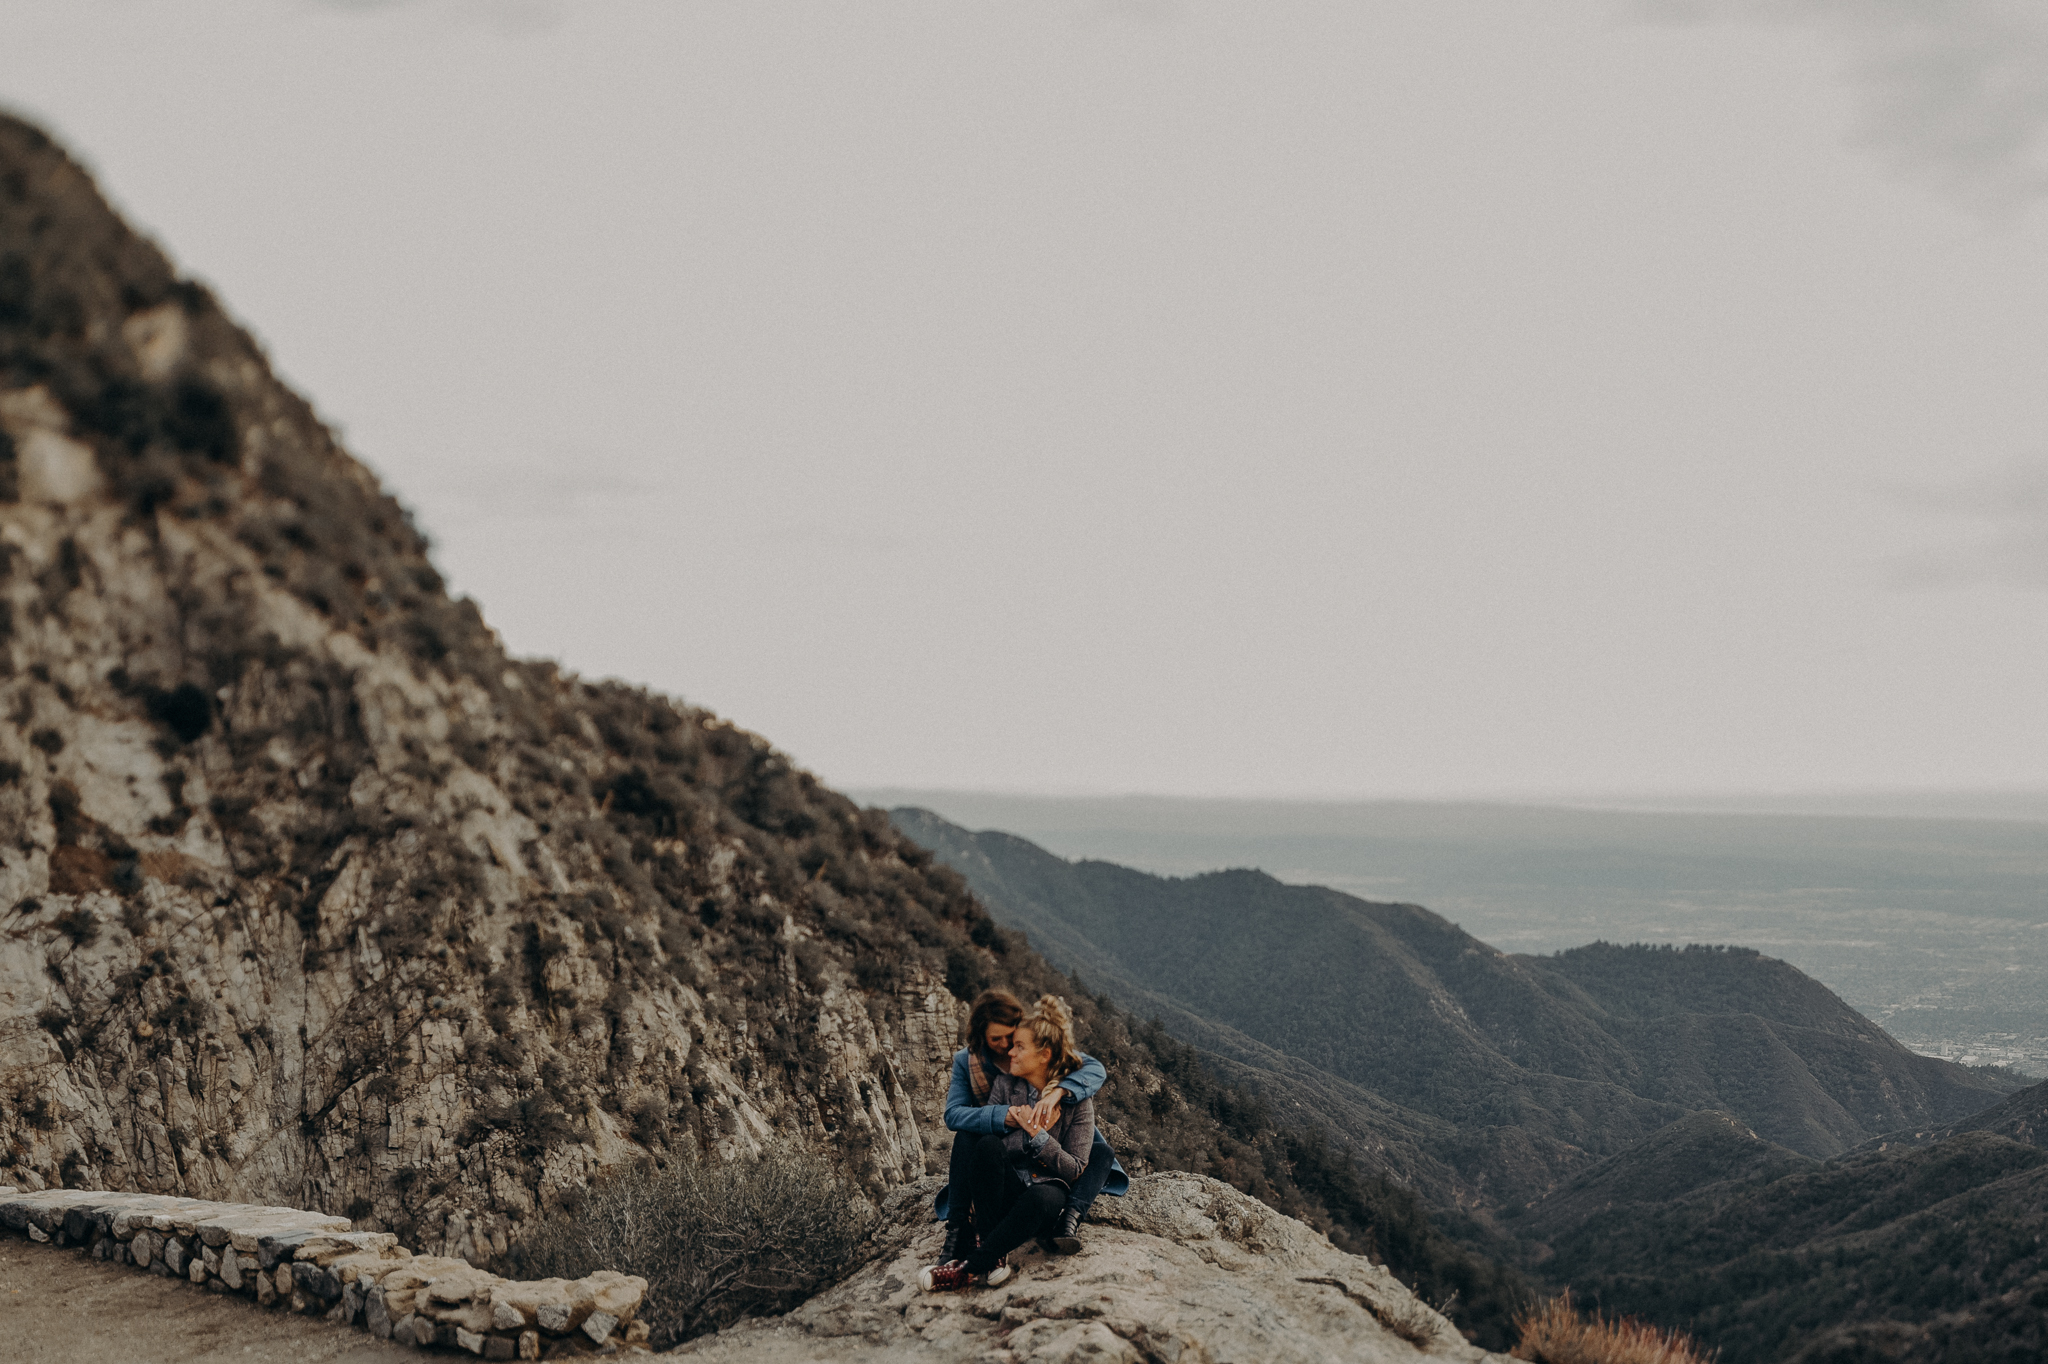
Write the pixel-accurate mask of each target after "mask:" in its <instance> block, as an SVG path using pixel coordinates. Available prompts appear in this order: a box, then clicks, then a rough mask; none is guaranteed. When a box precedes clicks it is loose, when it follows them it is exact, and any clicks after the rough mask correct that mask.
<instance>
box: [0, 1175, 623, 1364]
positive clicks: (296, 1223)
mask: <svg viewBox="0 0 2048 1364" xmlns="http://www.w3.org/2000/svg"><path fill="white" fill-rule="evenodd" d="M0 1228H4V1229H5V1230H8V1231H13V1232H22V1233H26V1235H27V1236H28V1238H29V1239H30V1240H32V1241H37V1242H41V1243H44V1244H47V1245H51V1246H77V1247H82V1248H85V1249H87V1250H89V1252H90V1253H91V1255H92V1257H93V1258H94V1259H96V1260H111V1261H113V1262H114V1263H116V1264H125V1265H132V1266H134V1267H135V1268H136V1269H139V1270H142V1271H144V1272H147V1273H150V1274H156V1275H161V1276H164V1277H171V1276H176V1277H178V1278H183V1279H188V1280H190V1281H191V1283H192V1284H193V1286H194V1287H195V1288H203V1289H205V1291H207V1292H209V1293H233V1294H237V1295H239V1296H242V1297H245V1298H251V1299H253V1300H254V1301H255V1302H257V1303H258V1304H259V1305H261V1306H264V1307H271V1308H276V1309H278V1310H281V1311H292V1312H303V1313H307V1314H309V1315H314V1316H324V1317H326V1318H327V1319H328V1320H329V1321H332V1322H337V1323H340V1324H343V1325H352V1326H360V1327H362V1328H363V1329H365V1330H367V1331H369V1332H370V1333H371V1334H372V1335H375V1336H378V1337H381V1338H383V1339H387V1340H395V1341H397V1342H399V1343H400V1344H403V1345H412V1346H415V1347H417V1348H419V1349H422V1350H426V1349H433V1348H437V1347H439V1348H444V1349H450V1350H457V1351H466V1352H468V1353H470V1354H473V1355H482V1356H483V1357H484V1358H486V1359H560V1358H564V1357H567V1356H572V1355H588V1354H615V1353H617V1352H619V1351H620V1350H621V1349H622V1348H623V1349H628V1350H635V1349H644V1348H645V1346H644V1344H643V1342H645V1340H646V1339H647V1328H646V1326H645V1325H644V1324H642V1323H641V1322H639V1321H637V1320H636V1317H637V1315H638V1313H639V1310H640V1304H641V1301H642V1299H643V1298H644V1297H645V1296H646V1293H647V1281H646V1280H645V1279H642V1278H638V1277H636V1276H633V1275H629V1274H620V1273H616V1272H614V1271H612V1270H600V1271H598V1272H597V1273H594V1274H591V1275H588V1276H586V1277H584V1278H581V1279H576V1280H564V1279H540V1280H537V1281H529V1282H515V1281H512V1280H508V1279H502V1278H499V1277H498V1276H497V1275H495V1274H490V1273H486V1272H485V1271H483V1270H480V1269H477V1268H476V1267H474V1266H473V1265H471V1264H470V1263H469V1262H468V1261H466V1260H459V1259H452V1258H446V1257H443V1256H438V1255H414V1254H413V1253H412V1252H411V1251H409V1250H406V1249H405V1248H404V1247H402V1246H400V1245H399V1244H398V1238H397V1237H396V1236H393V1235H391V1234H390V1233H388V1232H368V1231H353V1230H351V1229H350V1223H349V1220H348V1219H347V1218H345V1217H330V1216H328V1215H326V1214H324V1213H317V1212H305V1211H302V1210H300V1209H297V1208H266V1207H258V1206H254V1205H251V1204H245V1203H212V1202H207V1201H204V1200H201V1199H194V1198H173V1197H168V1196H165V1195H161V1194H136V1193H101V1192H95V1191H92V1190H86V1189H52V1190H47V1191H45V1192H41V1193H23V1192H19V1191H17V1190H15V1189H13V1188H10V1187H0Z"/></svg>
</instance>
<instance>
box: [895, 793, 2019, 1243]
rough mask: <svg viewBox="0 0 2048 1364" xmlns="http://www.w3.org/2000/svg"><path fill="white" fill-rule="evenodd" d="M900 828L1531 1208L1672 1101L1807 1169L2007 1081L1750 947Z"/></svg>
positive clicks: (1660, 1116)
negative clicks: (1477, 931) (1520, 924)
mask: <svg viewBox="0 0 2048 1364" xmlns="http://www.w3.org/2000/svg"><path fill="white" fill-rule="evenodd" d="M893 818H894V819H895V820H896V822H897V825H898V827H899V828H901V829H903V830H904V831H906V832H908V833H910V834H911V836H912V837H914V838H916V839H917V840H918V841H919V842H921V843H923V844H925V845H926V846H928V847H931V848H932V849H933V850H934V851H936V852H937V853H938V854H939V855H940V856H941V857H942V858H943V859H945V860H946V861H947V862H948V863H950V864H951V865H952V866H954V867H955V868H956V869H958V870H959V871H960V872H961V874H962V875H963V876H965V877H966V878H967V880H968V883H969V884H970V885H972V886H973V887H974V888H975V890H976V891H977V892H978V893H979V894H980V895H981V896H982V898H983V899H984V901H986V902H987V903H988V904H989V906H990V907H991V909H993V910H994V911H995V913H996V914H997V916H998V917H999V918H1001V919H1003V920H1004V922H1006V923H1008V924H1011V925H1013V926H1015V927H1019V928H1022V929H1025V930H1026V931H1027V932H1028V933H1029V934H1030V935H1031V937H1032V940H1033V941H1034V942H1035V943H1039V944H1041V945H1042V946H1043V948H1044V950H1045V951H1046V952H1047V953H1048V955H1049V956H1050V957H1051V958H1052V959H1053V960H1054V961H1055V962H1057V963H1059V964H1060V965H1062V966H1065V967H1067V968H1068V969H1072V970H1078V971H1080V972H1081V973H1082V974H1083V975H1084V976H1091V977H1099V978H1102V979H1106V980H1111V981H1118V982H1121V981H1128V982H1130V983H1131V984H1132V985H1133V986H1135V987H1137V988H1138V989H1139V990H1142V991H1144V992H1146V993H1147V994H1148V995H1149V996H1150V997H1152V998H1156V999H1160V1000H1164V1001H1168V1002H1169V1003H1170V1005H1171V1006H1172V1007H1173V1008H1175V1009H1177V1010H1179V1011H1181V1012H1182V1013H1183V1014H1185V1015H1193V1016H1195V1017H1196V1018H1198V1019H1200V1020H1203V1021H1206V1022H1207V1023H1209V1024H1212V1025H1217V1026H1218V1027H1220V1028H1222V1029H1229V1030H1234V1031H1235V1032H1236V1033H1239V1034H1242V1035H1243V1036H1245V1037H1248V1038H1250V1039H1251V1040H1252V1041H1254V1042H1256V1043H1258V1044H1260V1045H1262V1046H1265V1047H1269V1048H1272V1049H1273V1050H1274V1051H1277V1052H1279V1053H1283V1054H1285V1055H1286V1056H1288V1057H1290V1058H1293V1059H1294V1060H1296V1061H1298V1062H1302V1063H1306V1064H1307V1065H1309V1066H1312V1067H1314V1068H1315V1069H1317V1070H1320V1071H1323V1072H1325V1073H1327V1074H1329V1075H1331V1076H1334V1077H1335V1078H1336V1079H1338V1080H1340V1081H1342V1082H1345V1084H1347V1085H1348V1086H1351V1087H1354V1088H1355V1089H1356V1090H1362V1091H1365V1092H1369V1093H1371V1094H1373V1095H1376V1096H1379V1097H1380V1098H1381V1099H1383V1100H1385V1101H1387V1103H1388V1104H1389V1105H1390V1106H1391V1107H1390V1109H1389V1110H1388V1111H1387V1112H1386V1113H1385V1114H1384V1117H1383V1125H1382V1126H1381V1127H1380V1128H1379V1129H1377V1130H1378V1131H1380V1132H1383V1133H1386V1134H1388V1136H1387V1139H1388V1140H1390V1141H1393V1140H1397V1137H1396V1135H1395V1133H1396V1130H1397V1129H1400V1130H1404V1131H1405V1132H1406V1133H1408V1134H1419V1133H1420V1132H1422V1131H1423V1130H1425V1128H1426V1127H1427V1125H1428V1124H1430V1123H1431V1122H1432V1121H1433V1122H1439V1123H1445V1124H1449V1125H1450V1126H1451V1127H1452V1128H1454V1129H1455V1130H1456V1132H1457V1134H1458V1135H1457V1138H1456V1139H1455V1142H1454V1143H1453V1144H1451V1145H1450V1146H1449V1147H1447V1148H1446V1147H1443V1146H1441V1145H1439V1146H1438V1147H1437V1149H1438V1150H1440V1151H1444V1152H1445V1154H1446V1155H1447V1157H1448V1160H1449V1162H1450V1163H1451V1164H1452V1165H1453V1166H1455V1167H1456V1169H1457V1171H1458V1173H1459V1174H1460V1175H1461V1176H1462V1177H1463V1179H1464V1181H1465V1185H1466V1187H1467V1188H1468V1189H1469V1190H1471V1191H1473V1192H1475V1193H1477V1195H1478V1196H1479V1197H1481V1198H1483V1199H1486V1200H1489V1201H1492V1202H1494V1203H1495V1204H1497V1205H1512V1204H1515V1203H1518V1202H1523V1201H1527V1200H1528V1199H1530V1198H1534V1197H1536V1196H1539V1195H1540V1194H1542V1193H1543V1192H1545V1191H1546V1190H1548V1189H1549V1188H1551V1187H1552V1186H1553V1185H1554V1184H1555V1183H1556V1182H1557V1181H1558V1180H1559V1179H1560V1178H1562V1177H1564V1176H1565V1175H1568V1174H1570V1173H1572V1172H1574V1171H1576V1170H1578V1169H1581V1168H1583V1167H1584V1166H1585V1164H1587V1163H1588V1162H1589V1161H1590V1160H1593V1159H1597V1158H1599V1157H1602V1156H1606V1155H1611V1154H1615V1153H1617V1152H1620V1151H1622V1150H1625V1149H1626V1148H1628V1147H1630V1146H1632V1145H1634V1144H1635V1143H1637V1142H1640V1141H1642V1140H1644V1139H1645V1138H1647V1137H1649V1136H1650V1135H1651V1134H1653V1133H1655V1132H1657V1131H1659V1130H1660V1129H1662V1128H1664V1127H1665V1126H1666V1125H1667V1124H1669V1123H1671V1122H1673V1121H1675V1120H1677V1119H1678V1118H1680V1117H1682V1116H1684V1115H1685V1114H1686V1113H1688V1112H1693V1111H1701V1110H1725V1111H1726V1112H1729V1113H1731V1114H1734V1115H1735V1116H1737V1117H1738V1118H1740V1119H1741V1120H1742V1122H1744V1123H1745V1124H1747V1125H1749V1126H1751V1127H1753V1128H1755V1130H1756V1131H1757V1132H1758V1133H1759V1134H1760V1135H1761V1136H1763V1137H1765V1138H1767V1139H1769V1140H1771V1141H1774V1142H1777V1143H1779V1144H1781V1145H1783V1146H1785V1147H1788V1148H1790V1149H1791V1150H1793V1151H1797V1152H1800V1153H1802V1154H1805V1155H1808V1156H1815V1157H1822V1156H1829V1155H1833V1154H1836V1153H1838V1152H1841V1151H1844V1150H1847V1149H1848V1148H1849V1147H1851V1146H1853V1145H1855V1144H1856V1143H1858V1142H1860V1141H1863V1140H1865V1139H1867V1138H1868V1137H1870V1136H1872V1135H1875V1134H1876V1133H1879V1132H1885V1131H1890V1130H1894V1129H1897V1128H1900V1127H1905V1126H1908V1125H1910V1124H1913V1123H1916V1122H1945V1121H1953V1120H1955V1119H1957V1118H1961V1117H1963V1116H1965V1115H1967V1114H1969V1113H1972V1112H1974V1111H1976V1110H1978V1109H1980V1108H1983V1107H1985V1106H1986V1105H1988V1104H1990V1103H1993V1102H1995V1101H1997V1100H1998V1099H2000V1098H2001V1097H2003V1096H2004V1095H2005V1094H2006V1093H2008V1092H2010V1089H2011V1087H2012V1082H2010V1081H2006V1080H2002V1079H2000V1078H1999V1077H1996V1076H1991V1075H1987V1074H1984V1073H1981V1072H1975V1071H1970V1070H1967V1069H1964V1068H1962V1067H1959V1066H1955V1065H1951V1064H1949V1063H1946V1062H1942V1061H1936V1060H1932V1059H1930V1058H1927V1057H1921V1056H1916V1055H1914V1054H1912V1053H1910V1052H1908V1051H1906V1050H1905V1049H1904V1048H1903V1047H1901V1046H1899V1045H1898V1044H1897V1043H1896V1042H1894V1041H1893V1040H1892V1039H1891V1038H1889V1037H1887V1036H1886V1035H1885V1034H1884V1033H1883V1031H1882V1030H1881V1029H1879V1028H1877V1027H1876V1025H1874V1024H1872V1023H1870V1022H1869V1021H1868V1020H1866V1019H1864V1018H1863V1017H1862V1016H1861V1015H1859V1014H1857V1013H1856V1012H1855V1011H1854V1010H1852V1009H1850V1008H1848V1007H1847V1006H1846V1005H1844V1004H1843V1003H1842V1002H1841V1001H1840V1000H1839V999H1837V998H1835V996H1833V995H1832V994H1831V993H1829V992H1828V991H1827V990H1826V989H1825V988H1824V987H1822V986H1820V985H1819V984H1818V983H1817V982H1814V981H1812V980H1810V979H1808V978H1807V977H1805V976H1803V975H1801V974H1800V973H1799V972H1798V971H1796V970H1794V969H1793V968H1791V967H1789V966H1787V965H1785V964H1784V963H1782V962H1777V961H1773V960H1771V959H1769V958H1766V957H1762V956H1760V955H1758V954H1756V953H1754V952H1750V951H1745V950H1741V949H1687V950H1684V951H1671V950H1668V949H1651V948H1621V947H1612V946H1607V945H1595V946H1593V947H1589V948H1582V949H1578V950H1576V951H1572V952H1567V953H1563V954H1560V955H1559V956H1556V957H1511V956H1508V955H1506V954H1503V953H1500V952H1496V951H1494V950H1493V949H1492V948H1490V947H1488V946H1487V945H1486V944H1485V943H1482V942H1480V941H1478V940H1477V939H1475V938H1473V937H1471V936H1470V935H1469V934H1466V933H1464V932H1462V931H1461V930H1460V929H1459V928H1458V927H1457V926H1456V925H1455V924H1452V923H1449V922H1448V921H1446V920H1444V919H1442V918H1440V917H1439V916H1437V915H1435V914H1432V913H1430V912H1429V911H1428V910H1426V909H1422V908H1420V907H1418V906H1414V905H1393V904H1377V903H1373V902H1370V901H1365V900H1360V899H1357V898H1356V897H1353V896H1349V895H1345V894H1342V893H1340V892H1336V891H1331V890H1327V889H1323V888H1320V887H1313V886H1290V885H1283V884H1282V883H1280V882H1278V881H1276V880H1274V879H1273V878H1271V877H1269V876H1266V875H1264V874H1263V873H1260V872H1255V871H1229V872H1217V873H1212V874H1208V875H1203V876H1193V877H1187V878H1166V877H1158V876H1152V875H1148V874H1146V873H1143V872H1138V871H1133V870H1131V869H1129V868H1125V867H1118V866H1115V865H1112V864H1109V863H1103V862H1088V861H1083V862H1076V863H1069V862H1066V861H1064V860H1063V859H1061V858H1058V857H1056V856H1053V855H1052V854H1050V853H1047V852H1045V851H1044V850H1043V849H1041V848H1038V847H1036V846H1035V845H1032V844H1030V843H1028V842H1025V841H1024V840H1022V839H1017V838H1014V837H1011V836H1009V835H1006V834H1000V833H984V834H976V833H970V832H968V831H966V830H963V829H959V828H957V827H955V826H952V825H950V824H947V823H946V822H945V821H944V820H941V819H939V818H938V817H937V816H935V815H932V814H931V813H930V812H928V811H916V810H898V811H896V812H894V814H893ZM1206 1040H1207V1039H1205V1041H1206ZM1211 1044H1212V1045H1213V1043H1211ZM1235 1059H1238V1060H1240V1061H1243V1062H1245V1063H1247V1064H1250V1065H1254V1066H1256V1065H1257V1064H1258V1059H1257V1058H1256V1057H1253V1056H1249V1055H1246V1054H1244V1053H1243V1052H1242V1051H1240V1052H1238V1053H1236V1054H1235ZM1909 1115H1910V1116H1909ZM1920 1115H1926V1116H1925V1117H1922V1116H1920ZM1934 1115H1942V1116H1940V1117H1938V1118H1937V1117H1935V1116H1934Z"/></svg>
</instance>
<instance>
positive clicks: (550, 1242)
mask: <svg viewBox="0 0 2048 1364" xmlns="http://www.w3.org/2000/svg"><path fill="white" fill-rule="evenodd" d="M874 1218H875V1212H874V1208H873V1206H872V1205H871V1204H870V1203H869V1202H868V1201H867V1200H866V1199H865V1198H864V1197H862V1195H861V1193H860V1191H859V1189H858V1188H857V1187H856V1186H855V1185H854V1184H853V1183H852V1182H851V1181H849V1180H847V1179H844V1178H842V1177H841V1176H840V1175H839V1174H837V1173H836V1172H835V1171H833V1170H832V1169H831V1167H829V1166H827V1165H825V1164H824V1163H822V1162H821V1161H819V1160H817V1159H816V1158H815V1157H813V1156H810V1155H808V1154H806V1153H803V1152H800V1151H794V1150H771V1151H769V1152H767V1153H765V1154H763V1155H761V1156H759V1157H756V1158H752V1159H741V1160H736V1161H733V1162H731V1163H730V1164H719V1163H716V1162H714V1161H712V1160H709V1159H705V1158H698V1157H696V1156H694V1155H692V1154H686V1155H685V1156H684V1158H682V1159H680V1160H678V1161H676V1162H675V1163H674V1164H672V1165H670V1166H669V1168H668V1169H666V1170H656V1169H653V1168H652V1167H650V1166H647V1165H638V1166H634V1167H631V1168H629V1169H623V1170H617V1171H614V1172H613V1173H612V1174H611V1175H609V1176H608V1177H606V1178H605V1179H603V1180H601V1181H600V1182H599V1183H597V1184H596V1185H595V1186H593V1187H592V1188H591V1189H590V1191H589V1192H588V1193H587V1194H586V1195H585V1196H584V1197H583V1199H582V1203H581V1206H580V1207H579V1208H577V1210H576V1215H575V1216H573V1217H548V1218H545V1219H541V1220H537V1221H536V1222H535V1223H534V1224H532V1225H530V1226H529V1227H528V1229H527V1230H526V1232H525V1233H524V1234H523V1235H522V1236H521V1238H520V1240H519V1242H518V1243H517V1244H516V1245H515V1246H514V1247H513V1251H512V1260H513V1270H514V1272H515V1273H516V1274H518V1275H519V1276H521V1277H523V1278H533V1279H540V1278H552V1277H557V1276H559V1277H561V1278H565V1279H574V1278H581V1277H582V1276H583V1275H585V1274H588V1273H590V1272H592V1271H593V1270H599V1269H616V1270H621V1271H623V1272H625V1273H627V1274H638V1275H640V1276H641V1277H642V1278H644V1279H646V1280H647V1302H646V1305H645V1306H644V1307H643V1308H642V1309H641V1313H640V1316H641V1320H643V1321H645V1322H646V1323H647V1326H648V1330H649V1331H650V1332H651V1333H652V1338H651V1340H650V1342H649V1343H650V1344H652V1345H653V1346H654V1348H655V1349H657V1350H661V1349H666V1348H668V1347H669V1346H671V1345H674V1344H676V1343H677V1342H679V1341H684V1340H688V1339H690V1338H691V1337H693V1336H700V1335H703V1334H705V1333H707V1332H710V1331H715V1330H718V1329H719V1328H720V1327H723V1326H728V1325H730V1324H731V1323H733V1322H735V1321H738V1320H739V1319H741V1318H742V1317H748V1316H761V1315H770V1314H773V1313H777V1312H786V1311H788V1310H789V1309H790V1308H792V1307H795V1306H796V1305H797V1304H798V1303H800V1302H802V1301H804V1300H805V1299H806V1298H808V1297H810V1296H811V1295H813V1294H814V1293H816V1292H818V1291H819V1290H820V1289H822V1288H824V1287H825V1286H826V1285H828V1284H830V1283H831V1282H833V1280H835V1279H836V1278H838V1277H839V1276H840V1274H841V1273H842V1272H843V1271H845V1270H846V1269H847V1268H849V1267H850V1266H851V1265H852V1263H853V1260H854V1255H855V1252H856V1251H857V1250H858V1248H859V1246H860V1244H861V1241H862V1240H863V1239H864V1238H865V1237H866V1235H867V1233H868V1230H869V1228H870V1227H871V1226H872V1225H873V1223H874Z"/></svg>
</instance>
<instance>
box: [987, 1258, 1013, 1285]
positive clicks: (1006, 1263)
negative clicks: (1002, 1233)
mask: <svg viewBox="0 0 2048 1364" xmlns="http://www.w3.org/2000/svg"><path fill="white" fill-rule="evenodd" d="M1016 1275H1017V1267H1016V1266H1015V1265H1013V1264H1011V1263H1010V1257H1009V1256H1007V1255H1005V1256H1004V1257H1003V1258H1002V1259H1000V1260H997V1261H996V1267H995V1268H994V1269H991V1270H990V1271H989V1272H988V1277H987V1278H986V1279H984V1280H982V1282H983V1283H986V1284H987V1285H988V1286H989V1287H990V1288H1001V1287H1002V1286H1003V1285H1004V1284H1006V1283H1008V1282H1009V1281H1010V1280H1011V1279H1013V1278H1015V1277H1016Z"/></svg>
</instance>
